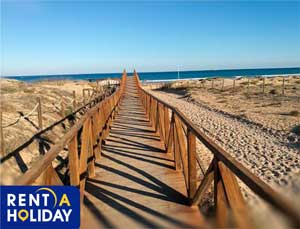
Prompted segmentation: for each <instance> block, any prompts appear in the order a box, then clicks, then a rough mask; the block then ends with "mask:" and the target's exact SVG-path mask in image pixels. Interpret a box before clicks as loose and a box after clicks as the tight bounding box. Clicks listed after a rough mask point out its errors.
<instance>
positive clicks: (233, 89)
mask: <svg viewBox="0 0 300 229" xmlns="http://www.w3.org/2000/svg"><path fill="white" fill-rule="evenodd" d="M232 91H233V94H235V79H234V80H233V88H232Z"/></svg>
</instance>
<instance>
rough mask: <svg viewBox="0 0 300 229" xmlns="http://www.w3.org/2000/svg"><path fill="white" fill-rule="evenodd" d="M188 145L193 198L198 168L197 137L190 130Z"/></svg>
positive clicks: (190, 187) (189, 174) (190, 192)
mask: <svg viewBox="0 0 300 229" xmlns="http://www.w3.org/2000/svg"><path fill="white" fill-rule="evenodd" d="M187 146H188V183H189V186H188V187H189V189H188V191H189V198H192V197H193V196H194V195H195V192H196V185H197V170H196V162H197V161H196V138H195V135H194V134H193V133H192V132H191V131H189V130H188V135H187Z"/></svg>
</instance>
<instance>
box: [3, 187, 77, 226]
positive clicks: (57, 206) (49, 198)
mask: <svg viewBox="0 0 300 229" xmlns="http://www.w3.org/2000/svg"><path fill="white" fill-rule="evenodd" d="M0 188H1V195H0V201H1V219H0V220H1V228H21V227H22V228H41V227H43V228H54V227H56V228H57V229H58V228H79V226H80V194H79V190H78V189H77V188H75V187H72V186H1V187H0Z"/></svg>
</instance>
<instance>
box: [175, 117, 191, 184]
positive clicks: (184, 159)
mask: <svg viewBox="0 0 300 229" xmlns="http://www.w3.org/2000/svg"><path fill="white" fill-rule="evenodd" d="M174 121H175V130H176V135H177V140H178V148H179V152H180V157H181V162H182V165H183V166H182V167H183V173H184V177H185V182H186V186H187V189H188V156H187V146H186V143H185V141H184V140H185V135H184V133H183V129H182V125H181V123H180V121H179V119H178V117H177V115H176V114H175V115H174Z"/></svg>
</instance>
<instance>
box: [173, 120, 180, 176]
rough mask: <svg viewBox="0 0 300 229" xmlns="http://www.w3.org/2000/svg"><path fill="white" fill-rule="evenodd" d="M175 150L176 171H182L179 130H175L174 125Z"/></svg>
mask: <svg viewBox="0 0 300 229" xmlns="http://www.w3.org/2000/svg"><path fill="white" fill-rule="evenodd" d="M173 144H174V145H173V149H174V163H175V169H176V170H181V168H182V167H181V159H180V149H179V141H178V135H177V130H176V128H175V123H174V125H173Z"/></svg>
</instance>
